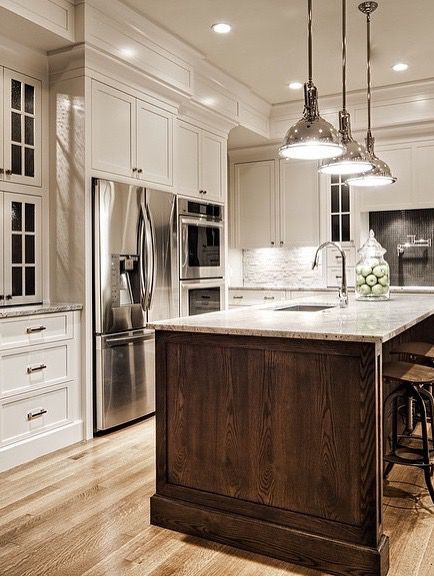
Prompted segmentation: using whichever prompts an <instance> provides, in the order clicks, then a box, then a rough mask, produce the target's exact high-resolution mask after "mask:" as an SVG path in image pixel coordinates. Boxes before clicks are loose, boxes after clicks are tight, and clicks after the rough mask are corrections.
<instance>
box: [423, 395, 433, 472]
mask: <svg viewBox="0 0 434 579" xmlns="http://www.w3.org/2000/svg"><path fill="white" fill-rule="evenodd" d="M430 388H431V391H430V390H428V388H427V387H426V386H425V387H424V388H423V389H422V390H421V394H423V396H426V397H427V398H428V400H429V405H430V408H431V412H430V416H429V418H430V423H431V442H432V448H433V450H434V424H433V419H434V397H433V395H432V386H430ZM430 472H431V476H432V475H433V474H434V466H432V467H431V471H430Z"/></svg>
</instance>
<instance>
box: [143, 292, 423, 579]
mask: <svg viewBox="0 0 434 579" xmlns="http://www.w3.org/2000/svg"><path fill="white" fill-rule="evenodd" d="M294 305H298V306H301V309H304V310H309V311H297V309H291V310H286V309H282V308H287V307H293V306H294ZM306 305H307V306H308V307H307V308H306ZM327 305H329V306H335V307H328V308H325V309H322V307H323V306H327ZM309 306H310V307H309ZM311 306H314V307H311ZM316 306H317V307H316ZM154 327H155V329H156V355H157V366H156V367H157V441H156V442H157V490H156V494H155V495H154V496H153V497H152V499H151V522H152V523H153V524H155V525H159V526H162V527H166V528H170V529H174V530H177V531H181V532H183V533H187V534H191V535H197V536H201V537H205V538H208V539H211V540H215V541H218V542H222V543H225V544H228V545H232V546H235V547H239V548H242V549H246V550H250V551H254V552H256V553H262V554H265V555H269V556H272V557H275V558H278V559H279V558H280V559H283V560H285V561H291V562H294V563H297V564H300V565H305V566H307V567H311V568H314V569H317V570H321V571H325V572H329V573H336V574H363V575H364V574H368V575H384V574H386V573H387V570H388V567H389V549H388V538H387V537H386V536H385V535H384V534H383V520H382V519H383V508H382V501H383V460H382V454H383V441H384V439H385V438H387V436H386V435H385V434H384V433H383V417H382V404H383V384H382V372H381V368H382V363H383V361H384V360H388V359H389V356H390V354H389V352H390V350H391V348H392V347H393V346H394V345H396V344H397V343H400V342H402V341H407V340H426V341H431V342H434V296H428V295H421V296H411V297H409V296H405V295H395V296H392V299H391V300H390V301H387V302H377V303H367V302H356V301H354V299H352V300H350V304H349V306H348V308H343V309H341V308H339V307H338V306H336V303H335V302H334V300H333V298H332V297H331V296H326V297H324V298H320V299H318V298H314V299H313V298H312V299H305V300H301V301H297V302H294V301H291V302H288V303H286V304H282V303H280V304H279V305H278V306H273V307H264V306H260V307H259V306H256V307H255V306H254V307H251V308H243V309H235V310H231V311H225V312H216V313H212V314H205V315H201V316H193V317H190V318H179V319H176V320H168V321H165V322H160V323H156V324H154ZM386 434H387V433H386Z"/></svg>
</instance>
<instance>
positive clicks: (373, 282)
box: [366, 273, 378, 287]
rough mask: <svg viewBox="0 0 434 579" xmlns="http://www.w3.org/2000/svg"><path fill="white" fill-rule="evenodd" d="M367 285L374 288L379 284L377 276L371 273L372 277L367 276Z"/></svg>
mask: <svg viewBox="0 0 434 579" xmlns="http://www.w3.org/2000/svg"><path fill="white" fill-rule="evenodd" d="M366 283H367V284H368V285H369V286H371V287H373V286H374V285H376V284H377V283H378V282H377V278H376V276H375V275H373V274H372V273H371V274H370V275H367V276H366Z"/></svg>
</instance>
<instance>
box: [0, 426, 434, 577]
mask: <svg viewBox="0 0 434 579" xmlns="http://www.w3.org/2000/svg"><path fill="white" fill-rule="evenodd" d="M153 492H154V421H153V420H149V421H147V422H144V423H139V424H136V425H134V426H131V427H129V428H127V429H124V430H121V431H118V432H115V433H112V434H110V435H108V436H105V437H102V438H96V439H94V440H92V441H91V442H89V443H84V444H79V445H74V446H72V447H69V448H68V449H65V450H62V451H59V452H56V453H53V454H51V455H48V456H46V457H42V458H41V459H38V460H36V461H33V462H32V463H30V464H28V465H24V466H21V467H18V468H15V469H13V470H10V471H8V472H6V473H3V474H0V574H2V575H314V574H317V573H315V572H314V571H309V570H308V569H304V568H301V567H296V566H295V565H290V564H288V563H283V562H281V561H277V560H274V559H270V558H267V557H261V556H258V555H253V554H251V553H247V552H245V551H239V550H237V549H233V548H230V547H226V546H223V545H218V544H217V543H211V542H208V541H205V540H202V539H197V538H192V537H188V536H186V535H182V534H179V533H175V532H172V531H168V530H165V529H160V528H157V527H152V526H151V525H150V524H149V497H150V496H151V495H152V494H153ZM385 495H386V496H385V503H386V509H385V533H386V534H387V535H389V536H390V540H391V557H390V560H391V567H390V572H389V574H390V575H434V507H433V506H432V504H431V502H430V499H429V496H428V493H427V492H426V490H425V487H424V484H423V476H422V473H421V472H419V471H416V470H415V469H405V468H402V467H401V468H399V467H395V468H394V469H393V471H392V473H391V475H390V483H386V486H385Z"/></svg>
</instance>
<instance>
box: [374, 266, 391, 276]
mask: <svg viewBox="0 0 434 579" xmlns="http://www.w3.org/2000/svg"><path fill="white" fill-rule="evenodd" d="M388 269H389V268H388V267H387V265H377V266H376V267H374V268H373V269H372V273H373V274H374V275H376V276H377V277H378V278H380V277H383V276H385V275H387V273H388V271H387V270H388Z"/></svg>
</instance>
